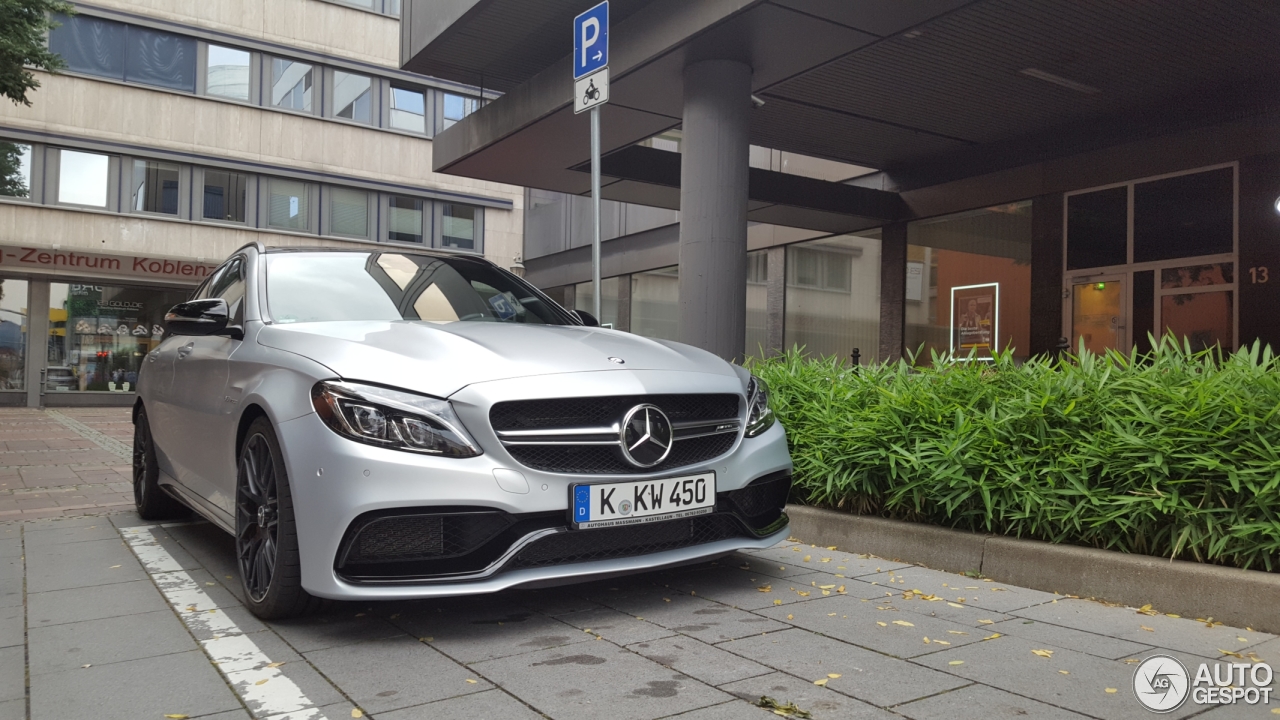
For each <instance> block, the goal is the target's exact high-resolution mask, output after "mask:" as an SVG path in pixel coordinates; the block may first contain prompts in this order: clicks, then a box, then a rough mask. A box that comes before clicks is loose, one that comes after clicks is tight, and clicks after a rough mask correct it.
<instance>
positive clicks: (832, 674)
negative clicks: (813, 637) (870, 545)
mask: <svg viewBox="0 0 1280 720" xmlns="http://www.w3.org/2000/svg"><path fill="white" fill-rule="evenodd" d="M831 549H832V550H834V549H835V548H831ZM827 677H829V678H831V679H832V680H835V679H836V678H838V677H840V673H827Z"/></svg>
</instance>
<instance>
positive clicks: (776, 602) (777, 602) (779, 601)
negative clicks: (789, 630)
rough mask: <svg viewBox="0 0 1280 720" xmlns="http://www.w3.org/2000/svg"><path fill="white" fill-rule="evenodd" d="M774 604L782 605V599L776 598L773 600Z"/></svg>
mask: <svg viewBox="0 0 1280 720" xmlns="http://www.w3.org/2000/svg"><path fill="white" fill-rule="evenodd" d="M773 604H774V605H781V604H782V601H781V600H774V601H773Z"/></svg>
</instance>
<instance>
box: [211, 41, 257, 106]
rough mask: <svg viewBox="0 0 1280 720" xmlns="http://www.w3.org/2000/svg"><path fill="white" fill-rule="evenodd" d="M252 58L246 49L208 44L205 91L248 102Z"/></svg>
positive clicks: (217, 95)
mask: <svg viewBox="0 0 1280 720" xmlns="http://www.w3.org/2000/svg"><path fill="white" fill-rule="evenodd" d="M252 59H253V56H252V55H250V54H249V52H248V51H246V50H237V49H235V48H229V47H222V46H221V45H212V44H210V45H209V46H208V60H207V62H206V67H207V70H206V71H205V93H206V94H208V95H214V96H216V97H222V98H228V99H230V100H243V101H245V102H248V101H249V73H250V64H251V62H252Z"/></svg>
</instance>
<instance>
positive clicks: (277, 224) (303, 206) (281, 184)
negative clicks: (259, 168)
mask: <svg viewBox="0 0 1280 720" xmlns="http://www.w3.org/2000/svg"><path fill="white" fill-rule="evenodd" d="M268 187H269V188H270V189H269V190H268V198H267V208H268V210H267V225H268V226H270V227H273V228H281V229H284V230H301V231H307V230H310V229H311V219H310V218H311V215H310V212H309V211H310V205H311V204H310V202H309V198H308V195H309V191H310V189H311V186H310V185H309V184H307V183H304V182H299V181H297V180H282V179H280V178H271V179H270V180H269V181H268Z"/></svg>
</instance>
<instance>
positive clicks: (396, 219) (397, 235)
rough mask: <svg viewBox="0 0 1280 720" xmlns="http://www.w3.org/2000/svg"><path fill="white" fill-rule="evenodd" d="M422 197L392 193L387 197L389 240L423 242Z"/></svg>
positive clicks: (418, 243) (417, 243) (419, 243)
mask: <svg viewBox="0 0 1280 720" xmlns="http://www.w3.org/2000/svg"><path fill="white" fill-rule="evenodd" d="M422 206H423V200H422V198H416V197H409V196H406V195H391V196H389V197H388V198H387V210H388V215H389V217H388V219H387V240H389V241H391V242H402V243H413V244H415V245H421V244H422V237H423V235H422V221H423V218H424V215H423V212H422Z"/></svg>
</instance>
